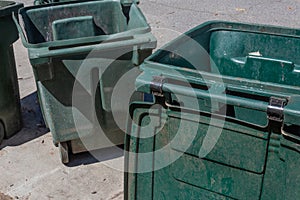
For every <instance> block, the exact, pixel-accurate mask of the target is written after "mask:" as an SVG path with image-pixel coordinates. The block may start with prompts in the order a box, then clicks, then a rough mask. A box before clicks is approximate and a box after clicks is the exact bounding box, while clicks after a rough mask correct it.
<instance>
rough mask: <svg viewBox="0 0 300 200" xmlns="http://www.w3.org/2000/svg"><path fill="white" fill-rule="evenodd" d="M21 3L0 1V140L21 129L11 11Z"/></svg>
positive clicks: (19, 6) (21, 5)
mask: <svg viewBox="0 0 300 200" xmlns="http://www.w3.org/2000/svg"><path fill="white" fill-rule="evenodd" d="M21 7H23V4H20V3H15V2H11V1H0V27H1V32H0V56H1V58H0V70H1V73H0V80H1V81H0V142H1V138H2V139H3V136H5V137H10V136H12V135H13V134H14V133H16V132H18V131H19V130H20V129H21V109H20V108H21V106H20V95H19V86H18V79H17V72H16V64H15V56H14V50H13V43H14V42H15V41H16V40H17V39H18V38H19V36H18V31H17V28H16V26H15V24H14V22H13V19H12V13H13V12H17V11H18V9H19V8H21Z"/></svg>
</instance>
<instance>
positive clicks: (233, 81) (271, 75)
mask: <svg viewBox="0 0 300 200" xmlns="http://www.w3.org/2000/svg"><path fill="white" fill-rule="evenodd" d="M299 45H300V35H299V31H298V30H294V29H288V28H280V27H270V26H262V25H248V24H239V23H230V22H208V23H205V24H203V25H200V26H198V27H196V28H194V29H192V30H191V31H189V32H187V33H186V34H184V35H183V36H181V37H179V38H178V39H176V40H174V41H172V42H170V43H169V44H167V45H166V46H165V47H164V48H162V50H159V51H157V52H156V53H155V54H153V55H152V56H151V57H149V58H147V59H146V60H145V62H144V63H143V64H142V65H141V69H142V71H143V73H142V74H141V75H140V76H139V77H138V78H137V80H136V88H137V90H138V91H140V92H143V93H144V94H147V95H153V97H154V100H153V102H135V103H133V104H132V105H131V107H130V116H131V118H132V119H133V120H132V121H130V122H129V125H128V130H127V132H128V135H127V136H126V140H125V141H126V144H125V148H126V151H127V153H126V154H125V171H127V172H128V173H126V174H125V199H143V200H144V199H298V198H300V192H299V190H298V189H297V187H298V186H299V185H300V175H299V170H298V169H297V168H296V167H295V166H297V164H298V160H299V157H300V154H299V153H300V152H299V149H298V148H297V146H298V145H299V141H300V140H299V139H300V138H299V136H300V134H299V133H300V126H299V122H300V120H299V117H300V104H299V100H300V96H299V95H300V81H299V78H300V73H299V65H298V63H299V62H300V57H299V56H298V55H299V53H300V52H299V50H300V49H299V48H298V47H299ZM139 127H140V128H139ZM145 127H147V128H145ZM146 153H148V154H149V155H148V157H147V156H146ZM146 158H147V159H146ZM149 166H150V167H149Z"/></svg>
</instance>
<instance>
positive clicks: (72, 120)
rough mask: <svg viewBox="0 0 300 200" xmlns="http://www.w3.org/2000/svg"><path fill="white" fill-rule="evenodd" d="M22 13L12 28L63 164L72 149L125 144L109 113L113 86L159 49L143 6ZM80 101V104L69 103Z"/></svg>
mask: <svg viewBox="0 0 300 200" xmlns="http://www.w3.org/2000/svg"><path fill="white" fill-rule="evenodd" d="M19 14H20V16H21V18H22V20H23V22H24V26H23V27H21V26H20V25H19V24H18V23H17V22H16V24H17V26H18V29H19V32H20V34H21V38H22V41H23V44H24V46H25V47H27V48H28V52H29V58H30V62H31V64H32V67H33V71H34V74H35V79H36V84H37V88H38V95H39V100H40V104H41V107H42V112H43V115H44V118H45V121H46V124H47V126H48V127H49V128H50V131H51V133H52V136H53V141H54V144H55V145H58V146H59V147H60V152H61V158H62V162H63V163H67V162H69V158H68V152H69V147H71V151H72V153H80V152H83V151H86V150H87V149H88V150H93V149H99V148H104V147H108V146H109V145H111V144H107V143H106V142H105V141H104V140H105V137H106V138H108V139H109V141H110V142H112V144H123V143H124V130H125V128H123V127H119V126H118V125H117V124H116V123H115V121H114V118H113V114H112V111H111V96H112V89H113V87H114V85H115V84H116V83H117V82H118V80H119V78H121V77H122V75H123V74H124V73H126V72H128V71H130V70H131V69H133V68H136V66H138V65H139V64H140V63H141V62H142V61H143V60H144V58H146V57H147V56H149V55H150V54H151V53H152V49H154V48H155V47H156V39H155V38H154V36H153V35H152V34H151V29H150V27H149V25H148V24H147V22H146V19H145V17H144V16H143V14H142V13H141V11H140V9H139V8H138V7H137V6H136V4H134V3H128V2H127V1H126V2H122V1H79V2H64V3H57V4H53V5H52V4H47V5H40V6H31V7H26V8H23V9H21V10H20V11H19ZM23 29H24V30H23ZM23 32H24V34H23ZM115 55H118V57H117V58H115V57H114V56H115ZM109 62H111V63H109ZM106 63H109V64H106ZM106 65H107V66H106ZM105 67H107V68H105ZM78 74H81V78H78ZM82 76H83V78H84V79H85V80H81V79H82ZM79 79H80V80H79ZM75 86H76V89H75V90H77V91H75V93H74V87H75ZM94 93H96V95H93V94H94ZM77 100H78V101H82V102H84V103H83V104H84V105H80V106H77V105H74V101H77ZM115 101H117V99H116V100H115ZM95 110H96V112H95ZM74 113H75V114H74ZM76 116H77V117H76ZM98 124H100V127H99V126H98ZM100 129H102V132H104V134H100V132H101V130H100ZM103 136H104V138H103V140H102V137H103ZM83 140H85V141H87V143H89V146H88V147H86V144H84V143H85V142H82V141H83Z"/></svg>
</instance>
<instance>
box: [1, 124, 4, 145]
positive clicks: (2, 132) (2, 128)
mask: <svg viewBox="0 0 300 200" xmlns="http://www.w3.org/2000/svg"><path fill="white" fill-rule="evenodd" d="M4 136H5V130H4V126H3V124H2V122H1V121H0V144H1V143H2V141H3V139H4Z"/></svg>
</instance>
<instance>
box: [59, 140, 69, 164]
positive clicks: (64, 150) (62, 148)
mask: <svg viewBox="0 0 300 200" xmlns="http://www.w3.org/2000/svg"><path fill="white" fill-rule="evenodd" d="M58 148H59V154H60V159H61V162H62V163H64V164H67V163H69V147H68V143H67V142H60V143H59V145H58Z"/></svg>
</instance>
